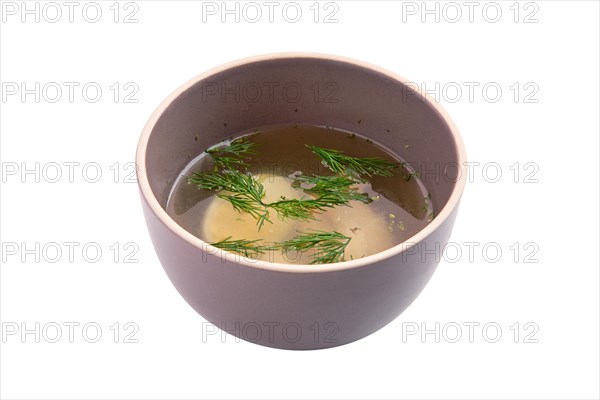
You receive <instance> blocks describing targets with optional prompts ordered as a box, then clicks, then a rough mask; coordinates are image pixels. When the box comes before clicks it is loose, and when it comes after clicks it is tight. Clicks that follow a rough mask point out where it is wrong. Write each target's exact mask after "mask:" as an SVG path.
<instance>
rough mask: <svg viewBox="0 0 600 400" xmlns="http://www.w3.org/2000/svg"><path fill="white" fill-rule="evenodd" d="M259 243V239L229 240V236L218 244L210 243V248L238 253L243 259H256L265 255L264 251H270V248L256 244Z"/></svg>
mask: <svg viewBox="0 0 600 400" xmlns="http://www.w3.org/2000/svg"><path fill="white" fill-rule="evenodd" d="M258 242H260V239H256V240H245V239H238V240H231V236H229V237H227V238H225V239H223V240H221V241H220V242H215V243H211V245H212V246H215V247H218V248H219V249H222V250H227V251H231V252H233V253H238V254H241V255H243V256H244V257H257V256H259V255H262V254H264V253H265V251H267V250H270V249H271V246H265V245H260V244H257V243H258Z"/></svg>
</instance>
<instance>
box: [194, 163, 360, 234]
mask: <svg viewBox="0 0 600 400" xmlns="http://www.w3.org/2000/svg"><path fill="white" fill-rule="evenodd" d="M296 181H297V182H304V183H307V184H309V185H311V186H310V187H308V188H306V189H305V191H306V192H307V193H311V194H314V195H315V196H317V197H316V198H312V199H284V200H279V201H275V202H272V203H265V202H263V198H264V197H265V188H264V186H263V184H262V183H260V182H259V181H257V180H256V179H255V178H254V177H252V176H251V175H249V174H244V173H242V172H239V171H237V170H224V171H221V172H216V171H210V172H203V173H198V172H195V173H193V174H192V176H191V177H189V178H188V182H190V183H192V184H194V185H196V187H197V188H199V189H206V190H215V191H221V190H223V191H226V192H228V193H219V194H217V196H218V197H219V198H221V199H223V200H226V201H228V202H229V203H231V205H232V206H233V208H234V209H235V210H236V211H238V212H240V213H244V212H245V213H248V214H250V215H251V216H252V217H253V218H255V219H256V220H257V225H258V229H259V230H260V229H261V228H262V226H263V225H264V223H265V222H272V221H271V220H270V218H269V217H270V214H269V208H271V209H273V210H275V211H276V212H277V215H278V216H279V218H281V219H282V220H285V219H297V220H301V221H307V220H311V219H315V217H314V214H315V213H318V212H321V211H325V209H327V208H333V207H335V206H339V205H348V203H349V202H350V201H352V200H358V201H362V202H364V203H368V202H370V201H371V199H370V198H369V197H368V196H367V195H366V194H364V193H358V192H357V191H356V190H354V189H352V188H351V187H350V186H351V185H353V184H354V182H353V181H352V180H350V179H348V178H344V177H323V176H321V177H319V176H316V177H308V176H304V177H298V178H297V180H296Z"/></svg>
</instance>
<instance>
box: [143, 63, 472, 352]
mask: <svg viewBox="0 0 600 400" xmlns="http://www.w3.org/2000/svg"><path fill="white" fill-rule="evenodd" d="M294 123H299V124H309V125H320V126H325V125H327V126H333V127H336V128H339V129H342V130H347V131H352V132H356V133H360V134H362V135H363V136H366V137H368V138H371V139H372V140H373V141H375V142H377V143H379V144H381V145H382V146H384V147H385V148H387V149H389V150H391V151H393V152H394V153H397V154H399V155H400V156H401V157H402V158H403V159H405V160H406V161H408V162H409V163H410V164H411V165H412V167H413V168H415V169H416V170H417V171H418V172H420V176H421V180H422V181H423V183H424V184H425V185H426V186H427V188H428V190H429V191H430V193H431V196H432V201H433V207H434V210H435V218H434V219H433V221H432V222H431V223H430V224H429V225H427V226H426V227H425V228H424V229H423V230H421V231H419V232H418V233H416V234H415V235H414V236H413V237H411V238H410V239H409V240H407V241H406V242H404V243H402V244H399V245H397V246H394V247H392V248H390V249H388V250H385V251H382V252H380V253H377V254H374V255H370V256H367V257H364V258H361V259H357V260H352V261H346V262H340V263H334V264H326V265H287V264H277V263H270V262H266V261H256V260H249V259H245V258H243V257H241V256H234V255H232V254H231V253H227V252H224V251H221V250H219V249H216V248H214V247H213V246H210V245H209V244H207V243H206V242H204V241H202V240H201V239H199V238H198V237H196V236H194V235H192V234H191V233H189V232H188V231H186V230H184V229H183V228H182V227H181V226H179V225H178V224H177V223H175V222H174V221H173V220H172V219H171V218H170V217H169V215H168V214H167V212H166V211H165V207H166V204H167V198H168V196H169V192H170V190H171V188H172V185H173V183H174V182H175V180H176V179H177V177H178V175H179V174H180V173H181V171H182V169H183V168H184V167H185V166H186V165H187V164H188V163H189V161H190V159H193V158H194V157H196V156H197V155H199V154H201V153H202V152H203V151H204V149H206V148H207V147H208V146H210V145H213V144H215V143H217V142H220V141H222V140H224V139H226V138H229V137H230V136H232V135H235V134H236V133H238V132H243V131H248V130H251V129H254V128H257V127H263V126H268V125H278V124H294ZM136 161H137V165H138V182H139V188H140V193H141V199H142V207H143V211H144V216H145V219H146V223H147V226H148V230H149V232H150V236H151V238H152V243H153V245H154V248H155V250H156V253H157V255H158V258H159V259H160V262H161V264H162V266H163V267H164V270H165V271H166V273H167V275H168V277H169V279H170V280H171V282H172V283H173V285H174V286H175V288H176V289H177V290H178V291H179V293H180V294H181V296H182V297H183V298H184V299H185V300H186V301H187V302H188V303H189V304H190V305H191V306H192V307H193V308H194V309H195V310H196V311H197V312H198V313H199V314H200V315H201V316H202V317H204V318H205V319H206V320H207V321H209V322H210V323H212V324H214V325H215V326H216V327H218V328H220V329H223V330H225V331H227V332H228V333H231V334H233V335H235V336H238V337H240V338H241V339H244V340H246V341H250V342H253V343H257V344H260V345H264V346H270V347H277V348H284V349H319V348H327V347H333V346H339V345H343V344H346V343H350V342H353V341H355V340H358V339H361V338H364V337H365V336H367V335H369V334H371V333H373V332H375V331H377V330H378V329H380V328H382V327H383V326H385V325H386V324H388V323H389V322H390V321H392V320H394V319H395V318H396V317H398V315H400V313H402V312H403V311H404V310H405V309H406V308H407V307H408V306H409V305H410V304H411V303H412V302H413V301H414V300H415V298H416V297H417V296H418V295H419V293H420V292H421V291H422V290H423V288H424V287H425V285H426V284H427V282H428V281H429V279H430V278H431V276H432V274H433V272H434V271H435V269H436V267H437V264H438V262H439V260H440V257H439V254H438V255H437V256H435V255H432V254H431V251H432V250H431V249H438V250H437V251H441V249H443V248H444V246H445V244H446V243H447V241H448V239H449V236H450V232H451V230H452V227H453V224H454V220H455V217H456V214H457V210H458V204H459V201H460V197H461V194H462V192H463V188H464V186H465V182H466V176H465V174H464V171H461V168H460V166H463V165H464V162H465V150H464V146H463V143H462V140H461V138H460V135H459V133H458V131H457V129H456V127H455V126H454V124H453V123H452V121H451V120H450V118H449V117H448V115H447V114H446V113H445V112H444V111H443V110H442V109H441V107H440V106H439V105H438V104H436V103H435V102H434V101H432V100H431V99H429V98H428V97H427V96H425V95H424V94H422V93H420V92H419V90H418V88H417V87H416V85H414V84H411V83H409V82H408V81H407V80H405V79H404V78H402V77H400V76H398V75H396V74H394V73H392V72H389V71H386V70H384V69H382V68H379V67H377V66H373V65H369V64H366V63H364V62H361V61H356V60H351V59H347V58H343V57H338V56H331V55H322V54H306V53H282V54H271V55H264V56H258V57H252V58H248V59H243V60H239V61H235V62H232V63H229V64H226V65H223V66H220V67H217V68H215V69H212V70H210V71H208V72H206V73H203V74H201V75H199V76H197V77H195V78H193V79H192V80H190V81H188V82H187V83H185V84H184V85H183V86H181V87H180V88H179V89H177V90H176V91H175V92H173V93H172V94H171V95H170V96H168V97H167V98H166V100H164V101H163V103H162V104H161V105H160V106H159V107H158V108H157V109H156V111H155V112H154V113H153V114H152V116H151V117H150V119H149V121H148V122H147V124H146V126H145V127H144V129H143V132H142V135H141V138H140V141H139V145H138V148H137V155H136ZM430 295H432V296H435V293H431V294H430ZM440 301H441V299H440ZM203 326H204V325H203ZM215 330H216V329H215ZM203 336H205V335H203ZM199 338H200V335H199Z"/></svg>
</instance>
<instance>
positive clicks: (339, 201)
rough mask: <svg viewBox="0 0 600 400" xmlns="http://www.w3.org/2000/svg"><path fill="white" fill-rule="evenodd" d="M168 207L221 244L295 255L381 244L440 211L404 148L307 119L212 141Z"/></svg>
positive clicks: (298, 260)
mask: <svg viewBox="0 0 600 400" xmlns="http://www.w3.org/2000/svg"><path fill="white" fill-rule="evenodd" d="M167 212H168V213H169V215H170V216H171V217H172V218H173V219H174V220H175V221H176V222H177V223H178V224H179V225H181V226H182V227H183V228H184V229H186V230H187V231H189V232H191V233H192V234H193V235H195V236H197V237H199V238H200V239H202V240H204V241H206V242H208V243H210V244H212V245H214V246H216V247H219V248H221V249H223V250H226V251H230V252H233V253H236V254H239V255H241V256H244V257H248V258H252V259H260V260H263V261H269V262H279V263H289V264H325V263H331V262H343V261H349V260H353V259H358V258H362V257H365V256H368V255H371V254H375V253H378V252H380V251H383V250H385V249H388V248H390V247H392V246H395V245H397V244H399V243H401V242H403V241H405V240H407V239H408V238H410V237H411V236H413V235H414V234H415V233H417V232H418V231H420V230H421V229H423V227H425V226H426V225H427V224H428V223H429V222H430V221H431V220H432V219H433V209H432V204H431V199H430V196H429V194H428V192H427V190H426V188H425V186H424V185H423V184H422V182H421V181H420V179H419V177H418V174H417V173H415V171H414V170H412V169H411V168H410V166H409V165H407V163H405V162H404V161H403V160H402V159H401V158H400V157H399V156H398V155H395V154H392V153H391V152H389V151H387V150H386V149H384V148H383V147H381V146H379V145H378V144H376V143H374V142H372V141H371V140H369V139H367V138H365V137H362V136H360V135H358V134H355V133H351V132H345V131H341V130H337V129H333V128H331V127H318V126H302V125H291V126H275V127H266V128H262V129H259V130H256V131H253V132H242V133H240V135H238V136H236V137H235V138H231V139H230V140H228V141H225V142H222V143H218V144H215V145H214V146H211V147H210V148H209V149H207V151H205V152H204V153H202V154H201V155H200V156H198V157H197V158H195V159H193V160H191V162H190V163H189V164H188V165H187V166H186V167H185V168H184V170H183V171H182V173H181V174H180V176H179V178H178V179H177V181H176V182H175V184H174V185H173V188H172V190H171V193H170V196H169V199H168V202H167ZM317 267H318V266H315V268H317Z"/></svg>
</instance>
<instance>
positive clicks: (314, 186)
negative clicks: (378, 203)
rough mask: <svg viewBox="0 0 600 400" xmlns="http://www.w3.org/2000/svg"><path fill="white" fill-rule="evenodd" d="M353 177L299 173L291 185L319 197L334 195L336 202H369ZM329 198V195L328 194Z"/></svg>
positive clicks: (368, 198)
mask: <svg viewBox="0 0 600 400" xmlns="http://www.w3.org/2000/svg"><path fill="white" fill-rule="evenodd" d="M353 185H356V182H355V181H354V180H353V179H350V178H348V177H345V176H310V175H300V176H298V177H296V179H295V180H294V183H293V184H292V186H294V187H299V188H302V189H304V191H305V192H306V193H311V194H314V195H317V196H321V197H327V196H325V195H334V196H337V197H338V198H339V200H338V201H336V202H335V203H336V204H340V203H347V202H349V201H351V200H356V201H361V202H363V203H365V204H367V203H370V202H371V201H373V200H371V198H370V197H369V195H368V194H367V193H359V192H358V191H357V190H356V188H354V187H352V186H353ZM329 199H331V196H329Z"/></svg>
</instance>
